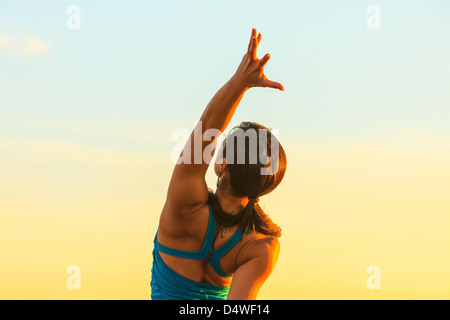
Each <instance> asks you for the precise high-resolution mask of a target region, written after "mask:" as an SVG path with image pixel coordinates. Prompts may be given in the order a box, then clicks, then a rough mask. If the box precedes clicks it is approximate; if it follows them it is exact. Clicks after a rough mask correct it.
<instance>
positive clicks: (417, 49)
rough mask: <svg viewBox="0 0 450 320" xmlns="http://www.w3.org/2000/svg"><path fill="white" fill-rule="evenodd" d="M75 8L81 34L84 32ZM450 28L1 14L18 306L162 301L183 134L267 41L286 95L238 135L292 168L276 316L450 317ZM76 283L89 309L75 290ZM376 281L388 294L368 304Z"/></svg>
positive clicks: (270, 99) (398, 20) (361, 6)
mask: <svg viewBox="0 0 450 320" xmlns="http://www.w3.org/2000/svg"><path fill="white" fill-rule="evenodd" d="M72 4H75V5H78V6H79V7H80V9H81V29H80V30H69V29H68V28H67V27H66V20H67V19H68V17H69V14H68V13H67V12H66V10H67V7H68V6H69V5H72ZM370 5H377V6H379V8H380V9H381V29H379V30H369V29H368V28H367V26H366V21H367V19H368V17H369V14H368V13H367V12H366V10H367V7H368V6H370ZM449 9H450V3H449V2H448V1H447V0H440V1H438V0H432V1H414V0H413V1H406V0H404V1H400V0H399V1H391V0H390V1H381V0H378V1H365V0H363V1H358V0H353V1H350V0H346V1H331V0H328V1H324V0H319V1H279V2H274V1H235V0H233V1H206V0H204V1H132V2H126V1H120V2H119V1H114V2H113V1H39V2H37V1H2V2H1V3H0V74H1V75H0V219H1V220H2V223H1V225H0V242H1V248H2V249H1V250H2V251H3V252H2V254H3V257H5V258H4V259H3V258H2V262H1V271H2V272H1V275H0V281H1V282H2V283H3V286H2V289H1V291H0V297H1V298H30V297H31V298H68V299H70V298H134V299H136V298H137V299H141V298H142V299H146V298H148V297H149V285H148V282H149V279H150V278H149V277H150V273H149V271H150V266H151V256H150V253H151V249H152V240H153V236H154V231H155V230H156V227H157V219H158V215H159V213H160V209H161V206H162V203H163V202H164V196H165V190H166V188H167V184H168V179H169V177H170V174H171V170H172V163H171V160H170V157H171V151H172V149H173V147H174V146H175V145H176V142H174V141H172V140H171V134H172V132H173V131H174V130H176V129H177V128H186V129H190V128H192V127H193V124H194V122H195V121H196V120H197V119H198V118H199V116H200V114H201V112H202V111H203V109H204V107H205V106H206V104H207V103H208V101H209V100H210V99H211V97H212V96H213V95H214V93H215V92H216V91H217V90H218V89H219V88H220V87H221V86H222V85H223V84H224V83H225V82H226V81H227V80H228V79H229V77H230V76H231V75H232V74H233V73H234V71H235V70H236V68H237V66H238V64H239V62H240V60H241V58H242V56H243V55H244V53H245V50H246V48H247V43H248V40H249V37H250V33H251V28H252V27H255V28H257V30H258V31H259V32H261V33H262V42H261V45H260V46H259V50H258V56H259V57H262V56H263V55H264V54H265V53H266V52H269V53H270V54H271V60H270V61H269V63H268V64H267V66H266V68H265V73H266V75H267V76H268V77H269V78H270V79H272V80H274V81H279V82H281V83H282V84H283V85H284V87H285V91H284V92H280V91H277V90H271V89H265V88H256V89H252V90H250V91H249V92H247V93H246V95H245V97H244V99H243V101H242V103H241V105H240V107H239V109H238V111H237V112H236V114H235V117H234V118H233V120H232V123H231V125H236V124H238V123H240V122H241V121H249V120H250V121H256V122H260V123H262V124H264V125H266V126H268V127H271V128H274V129H278V130H279V134H280V139H281V142H282V144H283V146H284V147H285V149H286V152H287V155H288V172H287V175H286V178H285V181H284V182H283V183H282V184H281V185H280V187H279V189H277V190H276V191H275V192H274V193H273V195H271V196H267V199H264V200H262V201H261V202H262V204H263V205H264V206H265V207H266V210H267V211H268V213H269V214H271V213H273V218H274V220H275V221H276V222H278V223H280V225H281V226H282V228H283V232H284V234H283V237H282V238H281V244H282V249H281V250H282V251H281V254H280V260H279V263H278V265H277V267H276V269H275V271H274V273H273V275H272V277H271V278H270V279H269V280H268V282H267V284H266V285H265V286H264V287H263V289H262V290H261V295H260V297H261V298H267V299H299V298H450V274H449V271H448V270H450V258H449V253H450V236H449V233H448V230H449V227H450V218H449V213H450V90H449V84H450V60H449V58H448V57H450V10H449ZM207 179H208V183H209V185H210V186H211V187H214V185H215V184H214V182H215V178H214V176H213V174H211V172H210V173H208V177H207ZM271 216H272V214H271ZM100 253H101V254H100ZM71 264H75V265H79V266H80V268H81V270H82V274H83V280H82V281H83V287H82V289H81V290H80V291H78V292H75V291H76V290H75V291H74V290H68V289H67V288H66V287H65V279H66V278H67V276H68V275H67V274H66V273H65V268H67V266H68V265H71ZM373 264H374V265H379V266H380V268H381V272H382V289H381V290H378V291H376V290H375V291H374V290H368V289H367V287H366V286H365V281H366V278H367V277H368V275H367V274H366V272H365V270H366V268H367V267H368V266H369V265H373ZM112 279H114V280H112ZM412 279H414V280H412Z"/></svg>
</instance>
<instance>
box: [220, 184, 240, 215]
mask: <svg viewBox="0 0 450 320" xmlns="http://www.w3.org/2000/svg"><path fill="white" fill-rule="evenodd" d="M221 182H222V183H221V184H220V185H219V186H218V187H217V190H216V197H217V199H218V200H219V203H220V206H221V207H222V210H223V211H225V212H227V213H229V214H238V213H239V212H241V211H242V209H244V208H245V206H246V205H247V202H248V199H247V197H239V196H236V195H235V194H234V193H233V192H232V190H231V186H230V185H227V184H226V182H225V181H221Z"/></svg>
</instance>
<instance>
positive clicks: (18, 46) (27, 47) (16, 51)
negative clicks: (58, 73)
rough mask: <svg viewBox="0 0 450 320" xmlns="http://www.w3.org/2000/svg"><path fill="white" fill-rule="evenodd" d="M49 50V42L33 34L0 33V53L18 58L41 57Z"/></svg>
mask: <svg viewBox="0 0 450 320" xmlns="http://www.w3.org/2000/svg"><path fill="white" fill-rule="evenodd" d="M50 50H51V44H50V43H49V42H46V41H44V40H42V39H39V38H38V37H36V36H34V35H26V36H22V35H8V34H2V33H0V53H1V54H3V55H6V56H13V57H16V58H17V57H19V58H32V57H42V56H45V55H47V54H48V53H49V52H50Z"/></svg>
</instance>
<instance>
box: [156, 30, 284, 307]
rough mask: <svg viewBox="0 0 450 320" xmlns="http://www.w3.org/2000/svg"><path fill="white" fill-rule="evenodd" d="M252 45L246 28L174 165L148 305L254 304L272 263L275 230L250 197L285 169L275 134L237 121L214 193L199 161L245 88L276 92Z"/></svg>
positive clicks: (272, 184)
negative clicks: (238, 58)
mask: <svg viewBox="0 0 450 320" xmlns="http://www.w3.org/2000/svg"><path fill="white" fill-rule="evenodd" d="M260 41H261V34H258V36H257V35H256V30H255V29H252V35H251V39H250V43H249V45H248V50H247V53H246V54H245V55H244V57H243V59H242V62H241V64H240V65H239V67H238V69H237V71H236V73H235V74H234V75H233V77H232V78H231V79H230V80H229V81H228V82H227V83H226V84H225V85H224V86H223V87H222V88H221V89H220V90H219V91H218V92H217V93H216V94H215V95H214V97H213V98H212V100H211V101H210V102H209V104H208V105H207V107H206V109H205V110H204V112H203V114H202V116H201V118H200V121H199V126H197V127H196V128H195V129H194V131H193V133H192V134H191V136H190V138H189V141H188V142H187V143H186V146H185V147H184V149H183V152H182V155H180V159H179V161H178V163H177V165H176V166H175V169H174V171H173V174H172V178H171V181H170V183H169V188H168V192H167V198H166V202H165V205H164V208H163V210H162V213H161V217H160V221H159V228H158V232H157V234H156V236H155V241H154V243H155V248H154V250H153V268H152V280H151V288H152V295H151V297H152V299H154V300H157V299H169V300H176V299H202V300H206V299H239V300H241V299H256V296H257V294H258V291H259V289H260V287H261V285H262V284H263V282H264V281H265V280H266V279H267V278H268V276H269V274H270V273H271V271H272V269H273V268H274V266H275V263H276V261H277V258H278V253H279V242H278V240H277V238H278V237H279V236H280V234H281V233H280V228H279V227H278V226H277V225H276V224H274V223H273V222H272V220H271V219H270V218H269V217H268V216H267V215H266V214H265V213H264V212H263V210H262V209H261V207H260V206H259V205H258V200H259V197H260V196H262V195H264V194H267V193H269V192H271V191H272V190H273V189H275V188H276V187H277V186H278V184H279V183H280V182H281V180H282V179H283V176H284V173H285V170H286V155H285V153H284V150H283V148H282V147H281V146H280V145H279V143H278V140H277V139H276V137H275V136H274V135H273V134H272V133H271V132H270V131H268V130H267V128H265V127H264V126H262V125H260V124H257V123H249V122H247V123H242V124H241V125H240V126H239V127H237V128H235V130H234V131H232V132H231V134H229V135H228V137H227V138H226V140H225V142H224V143H223V144H222V145H221V146H220V148H219V152H218V156H217V160H216V163H215V164H214V170H215V173H216V174H217V176H218V181H217V189H216V192H215V193H213V192H212V191H211V190H210V189H208V187H207V185H206V182H205V174H206V171H207V169H208V166H209V160H208V159H205V158H210V156H211V155H212V154H213V153H214V146H215V138H216V137H215V136H213V137H212V138H213V139H212V142H211V139H210V138H209V139H210V140H209V141H208V138H206V139H205V137H208V136H209V137H211V135H208V134H207V133H208V132H211V130H216V131H217V132H218V133H219V134H220V133H222V132H223V131H224V130H225V128H226V127H227V126H228V124H229V122H230V120H231V118H232V116H233V114H234V112H235V110H236V108H237V106H238V104H239V102H240V101H241V99H242V97H243V95H244V93H245V92H246V91H247V90H248V89H250V88H252V87H270V88H276V89H279V90H284V88H283V86H282V85H281V84H280V83H278V82H274V81H270V80H269V79H267V77H266V76H265V75H264V73H263V69H264V66H265V64H266V63H267V61H268V60H269V58H270V56H269V54H266V55H265V56H264V57H263V58H262V59H258V58H257V56H256V48H257V46H258V44H259V43H260ZM208 130H209V131H208ZM204 140H206V141H204ZM236 140H238V141H239V140H240V141H241V142H242V141H244V144H242V143H241V144H239V143H234V142H233V141H236ZM191 142H193V143H191ZM232 142H233V143H232ZM255 151H257V154H258V155H259V160H258V161H254V159H255V157H254V153H255ZM258 152H259V153H258ZM199 155H200V158H201V159H200V160H199V157H198V156H199ZM264 155H266V158H264ZM268 157H270V161H263V160H264V159H265V160H267V159H268ZM252 159H253V160H252ZM240 160H241V161H240ZM242 160H243V161H242Z"/></svg>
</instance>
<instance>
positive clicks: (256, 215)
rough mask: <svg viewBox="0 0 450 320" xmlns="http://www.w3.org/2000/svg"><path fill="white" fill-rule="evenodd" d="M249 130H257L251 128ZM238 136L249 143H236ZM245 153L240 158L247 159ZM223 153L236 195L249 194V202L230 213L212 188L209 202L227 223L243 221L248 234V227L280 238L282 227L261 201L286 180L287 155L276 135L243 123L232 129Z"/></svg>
mask: <svg viewBox="0 0 450 320" xmlns="http://www.w3.org/2000/svg"><path fill="white" fill-rule="evenodd" d="M249 129H253V130H250V131H249ZM251 131H253V132H255V133H256V138H255V136H253V137H252V136H251V134H252V132H251ZM242 135H244V139H242V138H243V137H242ZM252 138H253V141H252ZM230 139H233V141H232V144H230V143H228V142H230ZM236 139H237V140H239V139H241V141H245V145H243V144H242V143H241V144H239V143H235V140H236ZM227 146H228V147H233V149H234V150H233V151H234V152H232V153H231V152H227ZM255 146H257V148H255ZM255 150H257V157H256V158H257V161H254V156H253V155H252V154H251V152H252V151H253V152H255ZM229 151H231V150H229ZM242 152H245V162H244V163H242V161H239V159H241V160H242V158H244V157H243V154H242ZM219 156H222V157H223V158H225V159H226V161H227V167H228V169H229V173H230V184H231V189H232V192H233V193H234V194H235V195H236V196H240V197H248V198H249V202H248V204H247V205H246V207H245V208H244V209H243V210H242V211H241V212H239V213H238V214H236V215H230V214H227V213H226V212H224V211H223V209H222V208H221V206H220V204H219V202H218V200H217V198H216V196H215V195H214V193H213V192H212V191H211V190H210V192H209V198H208V202H209V203H210V205H211V208H212V211H213V213H214V215H215V217H216V219H217V220H218V222H219V223H220V224H222V225H225V226H230V225H235V224H239V226H240V228H241V229H242V231H243V232H244V234H245V233H246V232H247V230H254V231H256V232H260V233H262V234H265V235H269V236H274V237H277V238H278V237H280V236H281V228H280V227H279V226H278V225H276V224H275V223H274V222H273V221H272V220H271V219H270V218H269V216H268V215H267V214H266V213H265V212H264V211H263V210H262V208H261V207H260V205H259V204H258V200H259V197H260V196H262V195H265V194H268V193H270V192H271V191H273V190H274V189H275V188H276V187H277V186H278V185H279V184H280V182H281V180H283V177H284V174H285V172H286V164H287V158H286V154H285V153H284V149H283V147H282V146H281V144H280V143H279V141H278V139H277V138H276V137H275V135H274V134H273V133H272V132H271V130H270V129H268V128H266V127H265V126H263V125H261V124H258V123H255V122H242V123H241V124H240V125H239V126H237V127H234V128H233V129H232V130H231V131H230V133H229V134H228V136H227V137H226V139H225V141H224V144H223V153H222V155H219ZM240 157H241V158H240ZM252 157H253V160H252ZM269 157H270V158H269ZM263 158H264V159H263ZM269 159H270V160H269ZM255 162H256V163H255ZM262 172H264V174H263V173H262Z"/></svg>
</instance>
